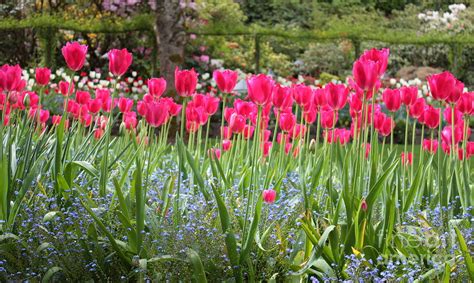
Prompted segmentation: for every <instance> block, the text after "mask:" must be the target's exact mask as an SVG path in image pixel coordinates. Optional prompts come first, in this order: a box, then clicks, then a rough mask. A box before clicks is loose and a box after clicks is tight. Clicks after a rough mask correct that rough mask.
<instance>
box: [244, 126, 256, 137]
mask: <svg viewBox="0 0 474 283" xmlns="http://www.w3.org/2000/svg"><path fill="white" fill-rule="evenodd" d="M254 130H255V127H254V126H251V125H245V127H244V130H243V134H244V139H246V140H248V139H250V138H251V137H252V136H253V132H254Z"/></svg>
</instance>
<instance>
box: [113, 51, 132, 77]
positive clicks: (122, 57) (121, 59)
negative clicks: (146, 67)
mask: <svg viewBox="0 0 474 283" xmlns="http://www.w3.org/2000/svg"><path fill="white" fill-rule="evenodd" d="M108 56H109V71H110V72H111V73H112V74H113V75H114V76H117V77H121V76H123V75H124V74H125V72H126V71H127V70H128V68H129V67H130V65H131V64H132V60H133V56H132V53H130V52H128V51H127V49H125V48H124V49H121V50H119V49H112V50H110V51H109V54H108Z"/></svg>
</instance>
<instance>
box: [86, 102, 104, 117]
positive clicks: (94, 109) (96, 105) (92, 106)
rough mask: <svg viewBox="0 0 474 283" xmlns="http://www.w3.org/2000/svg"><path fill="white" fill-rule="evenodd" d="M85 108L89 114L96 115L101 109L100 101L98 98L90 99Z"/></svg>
mask: <svg viewBox="0 0 474 283" xmlns="http://www.w3.org/2000/svg"><path fill="white" fill-rule="evenodd" d="M87 106H88V108H89V112H90V113H93V114H97V113H98V112H99V111H100V109H101V108H102V101H101V100H100V99H98V98H96V99H90V100H89V102H88V104H87Z"/></svg>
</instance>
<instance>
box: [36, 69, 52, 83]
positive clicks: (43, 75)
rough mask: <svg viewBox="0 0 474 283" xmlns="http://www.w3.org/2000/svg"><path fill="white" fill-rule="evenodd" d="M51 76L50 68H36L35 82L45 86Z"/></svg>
mask: <svg viewBox="0 0 474 283" xmlns="http://www.w3.org/2000/svg"><path fill="white" fill-rule="evenodd" d="M50 77H51V70H50V69H48V68H36V70H35V78H36V83H37V84H38V85H41V86H45V85H47V84H48V83H49V79H50Z"/></svg>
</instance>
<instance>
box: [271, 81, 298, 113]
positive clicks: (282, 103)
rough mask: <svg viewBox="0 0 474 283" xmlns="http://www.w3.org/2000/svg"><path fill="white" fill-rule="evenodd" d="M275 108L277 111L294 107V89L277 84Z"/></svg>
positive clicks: (274, 92) (273, 98) (275, 88)
mask: <svg viewBox="0 0 474 283" xmlns="http://www.w3.org/2000/svg"><path fill="white" fill-rule="evenodd" d="M272 103H273V106H274V107H275V108H277V109H280V111H281V110H282V109H286V108H289V107H291V106H292V105H293V88H292V87H287V86H281V85H280V84H276V85H275V87H274V88H273V96H272Z"/></svg>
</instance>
